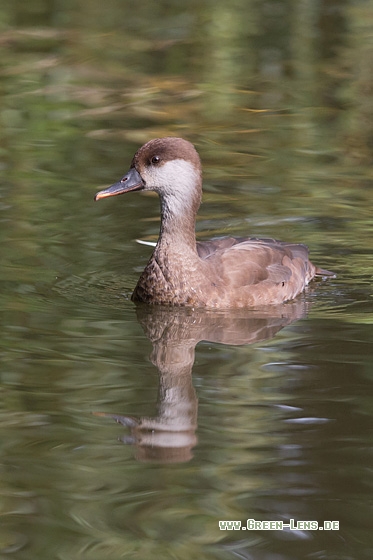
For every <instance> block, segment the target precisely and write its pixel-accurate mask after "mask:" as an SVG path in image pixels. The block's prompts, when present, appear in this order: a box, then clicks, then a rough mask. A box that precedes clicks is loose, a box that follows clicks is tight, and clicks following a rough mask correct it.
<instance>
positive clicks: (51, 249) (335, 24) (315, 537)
mask: <svg viewBox="0 0 373 560" xmlns="http://www.w3.org/2000/svg"><path fill="white" fill-rule="evenodd" d="M372 17H373V5H372V3H371V2H355V3H353V4H347V3H345V2H324V3H321V4H320V3H314V2H299V3H296V4H295V5H294V4H290V3H289V2H285V1H278V2H260V3H258V2H254V1H252V2H247V1H246V2H239V1H237V2H234V3H233V4H230V5H229V6H228V5H227V4H226V3H223V2H221V3H219V2H218V3H214V4H210V3H209V2H205V1H203V2H199V3H198V4H195V3H194V2H191V1H190V2H186V3H183V4H180V5H178V4H175V5H174V4H169V3H167V2H158V3H157V4H156V5H155V4H154V3H152V2H145V1H140V2H137V3H136V5H134V4H132V3H130V2H123V3H118V2H111V1H110V2H107V3H106V4H105V6H103V5H102V3H96V2H91V3H90V6H89V9H88V7H86V6H83V5H79V4H78V3H73V2H71V3H66V4H65V5H64V6H59V7H58V6H54V5H47V4H44V3H40V2H34V1H31V2H27V3H25V2H23V3H17V4H14V5H10V4H9V5H6V4H5V5H4V6H2V8H1V10H0V29H1V35H0V49H1V60H2V65H1V68H2V70H1V75H2V78H1V93H0V95H1V104H0V120H1V129H0V223H1V229H0V235H1V268H0V285H1V290H0V298H1V309H2V316H1V334H0V344H1V356H2V360H1V377H0V391H1V392H0V397H1V401H0V402H1V408H0V436H1V438H0V440H1V448H0V469H1V485H0V511H1V531H0V551H1V556H2V557H4V558H8V557H9V558H12V557H13V558H17V559H19V560H29V559H34V558H36V557H37V558H40V560H42V559H44V558H46V559H47V558H48V559H50V558H60V559H70V558H74V559H75V558H82V559H84V560H85V559H87V560H93V559H94V560H96V559H100V560H101V559H102V558H108V559H113V560H114V559H115V560H116V559H117V558H131V559H137V558H138V559H142V558H149V557H154V558H164V559H166V560H167V559H171V558H172V559H180V560H189V559H191V558H201V559H203V560H210V559H224V560H225V559H235V558H237V559H239V558H243V559H250V560H252V559H255V560H293V559H299V558H307V559H311V560H314V559H328V560H331V559H335V558H338V559H342V560H347V559H348V560H350V559H357V560H360V559H364V558H371V557H372V544H373V543H372V538H371V533H372V531H371V529H372V526H371V486H372V479H371V441H372V440H371V428H372V412H371V411H372V405H371V402H372V358H373V356H372V307H373V306H372V290H371V278H372V241H371V239H372V234H373V232H372V220H371V207H372V172H371V161H372V143H371V138H372V122H373V119H372V104H371V91H372V78H371V76H372V75H373V72H372V62H371V61H372V60H373V57H372V40H371V22H372ZM170 134H171V135H175V134H177V135H180V136H184V137H186V138H188V139H189V140H191V141H193V142H194V143H195V144H196V146H197V148H198V150H199V152H200V154H201V157H202V161H203V165H204V185H205V186H204V204H203V205H202V207H201V210H200V213H199V218H198V222H197V229H198V231H199V237H200V238H201V239H207V238H209V237H212V236H214V235H245V234H247V235H248V234H255V235H257V236H265V237H268V236H271V237H277V238H281V239H284V240H288V241H302V242H305V243H307V244H308V245H309V247H310V249H311V254H312V259H313V261H314V262H316V263H317V264H318V265H320V266H323V267H325V268H329V269H331V270H333V271H335V272H336V273H337V278H336V279H332V280H329V281H327V282H318V283H315V284H313V285H312V286H311V287H310V289H309V290H308V291H307V292H306V293H305V294H304V295H302V296H301V297H300V298H298V300H297V301H296V302H293V303H289V304H287V305H285V306H282V307H281V308H280V309H273V310H272V311H271V312H270V313H269V312H268V310H263V311H258V312H242V311H240V312H227V311H219V312H214V313H212V312H206V311H197V310H167V309H153V310H151V309H148V308H143V307H139V308H135V307H134V305H133V304H132V303H131V302H130V299H129V298H130V294H131V290H132V289H133V287H134V285H135V282H136V279H137V277H138V275H139V273H140V271H141V270H142V268H143V267H144V265H145V263H146V262H147V259H148V257H149V254H150V252H151V248H150V247H147V246H144V245H139V244H137V243H136V241H135V240H136V239H142V240H147V241H154V240H155V239H156V237H157V231H158V225H159V216H158V202H157V200H156V199H155V198H153V197H151V196H143V195H138V194H135V193H134V194H132V195H128V196H126V197H119V198H115V199H112V200H108V201H102V202H100V203H97V204H95V203H94V202H93V196H94V194H95V193H96V192H97V191H98V190H99V189H100V188H102V187H103V186H105V185H109V184H111V183H112V182H114V181H115V180H117V179H118V178H119V177H120V176H122V175H123V173H124V172H125V171H126V170H127V168H128V165H129V163H130V161H131V158H132V155H133V153H134V151H135V150H136V149H137V147H138V146H139V145H140V144H141V143H143V142H145V141H146V140H148V139H149V138H152V137H155V136H162V135H170ZM247 519H255V520H258V521H265V520H276V521H283V522H284V523H285V524H287V523H289V521H290V519H294V522H295V523H298V522H300V521H302V520H316V521H318V523H319V525H320V526H322V524H323V522H324V521H328V520H329V521H332V520H337V521H339V530H336V531H331V530H323V531H320V530H317V531H316V530H311V531H309V530H303V529H298V530H290V529H285V530H284V531H258V530H257V531H251V530H247V529H246V530H237V531H235V530H231V531H222V530H220V529H219V523H218V522H219V520H232V521H241V523H242V526H245V525H246V520H247Z"/></svg>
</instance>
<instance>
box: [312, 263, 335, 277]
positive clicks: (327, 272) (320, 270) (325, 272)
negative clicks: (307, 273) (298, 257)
mask: <svg viewBox="0 0 373 560" xmlns="http://www.w3.org/2000/svg"><path fill="white" fill-rule="evenodd" d="M315 276H318V277H320V276H321V277H322V278H337V275H336V274H335V273H334V272H331V270H325V268H319V267H318V266H316V270H315Z"/></svg>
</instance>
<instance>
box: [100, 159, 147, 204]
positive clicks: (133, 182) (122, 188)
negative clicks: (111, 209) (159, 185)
mask: <svg viewBox="0 0 373 560" xmlns="http://www.w3.org/2000/svg"><path fill="white" fill-rule="evenodd" d="M144 186H145V184H144V181H143V180H142V178H141V175H140V173H138V172H137V171H136V169H135V168H134V167H131V169H130V170H129V171H128V173H127V174H126V175H124V177H122V178H121V180H120V181H118V183H114V185H111V187H108V188H107V189H104V190H103V191H100V192H98V193H97V194H96V195H95V200H100V199H101V198H107V197H108V196H116V195H117V194H123V193H126V192H131V191H141V190H142V189H143V188H144Z"/></svg>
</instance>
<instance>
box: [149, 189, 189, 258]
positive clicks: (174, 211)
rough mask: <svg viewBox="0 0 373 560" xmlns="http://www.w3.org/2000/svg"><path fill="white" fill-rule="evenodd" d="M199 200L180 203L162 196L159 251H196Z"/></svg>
mask: <svg viewBox="0 0 373 560" xmlns="http://www.w3.org/2000/svg"><path fill="white" fill-rule="evenodd" d="M198 206H199V201H198V202H195V203H191V204H185V203H180V204H178V201H177V200H171V201H170V200H169V199H168V198H166V197H161V227H160V232H159V239H158V244H157V249H158V251H162V252H167V253H170V252H185V253H195V254H196V252H197V249H196V232H195V224H196V214H197V210H198Z"/></svg>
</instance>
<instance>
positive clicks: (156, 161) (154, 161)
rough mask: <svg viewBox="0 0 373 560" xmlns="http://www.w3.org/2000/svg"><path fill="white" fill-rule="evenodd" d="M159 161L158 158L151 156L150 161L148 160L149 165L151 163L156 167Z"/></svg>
mask: <svg viewBox="0 0 373 560" xmlns="http://www.w3.org/2000/svg"><path fill="white" fill-rule="evenodd" d="M160 161H161V158H160V157H159V156H153V157H152V159H151V160H150V162H151V163H153V164H154V165H157V163H159V162H160Z"/></svg>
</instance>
